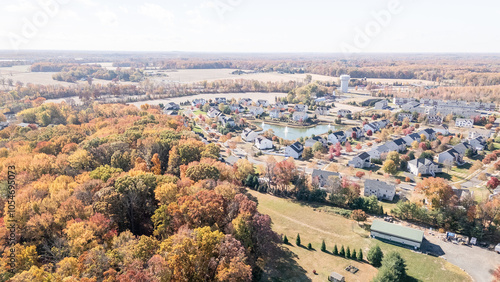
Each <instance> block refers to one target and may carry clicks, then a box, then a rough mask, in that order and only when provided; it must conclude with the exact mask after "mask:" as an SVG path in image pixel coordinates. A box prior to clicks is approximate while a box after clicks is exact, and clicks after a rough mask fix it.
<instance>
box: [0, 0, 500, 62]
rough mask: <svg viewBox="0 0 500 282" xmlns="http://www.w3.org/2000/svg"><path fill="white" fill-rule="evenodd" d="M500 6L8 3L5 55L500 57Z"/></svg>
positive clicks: (401, 1)
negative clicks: (61, 52)
mask: <svg viewBox="0 0 500 282" xmlns="http://www.w3.org/2000/svg"><path fill="white" fill-rule="evenodd" d="M499 27H500V1H498V0H495V1H490V0H488V1H485V0H476V1H462V0H454V1H450V0H351V1H347V0H344V1H337V0H322V1H320V0H307V1H305V0H300V1H298V0H288V1H282V0H176V1H171V0H163V1H160V0H146V1H132V0H100V1H99V0H2V1H1V4H0V50H98V51H184V52H293V53H295V52H320V53H339V52H340V53H346V52H347V53H373V52H382V53H387V52H390V53H392V52H399V53H426V52H433V53H434V52H444V53H456V52H460V53H462V52H466V53H468V52H474V53H498V52H500V36H499V35H500V29H499Z"/></svg>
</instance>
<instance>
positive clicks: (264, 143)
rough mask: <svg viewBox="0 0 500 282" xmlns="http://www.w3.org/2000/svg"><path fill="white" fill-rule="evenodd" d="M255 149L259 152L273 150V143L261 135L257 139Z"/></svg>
mask: <svg viewBox="0 0 500 282" xmlns="http://www.w3.org/2000/svg"><path fill="white" fill-rule="evenodd" d="M254 144H255V147H257V149H259V150H267V149H272V148H273V142H272V141H271V140H269V139H267V138H266V137H264V136H262V135H259V136H257V137H256V138H255V143H254Z"/></svg>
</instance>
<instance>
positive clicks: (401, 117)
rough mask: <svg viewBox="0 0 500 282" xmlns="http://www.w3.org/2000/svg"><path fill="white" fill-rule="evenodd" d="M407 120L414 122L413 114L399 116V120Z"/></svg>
mask: <svg viewBox="0 0 500 282" xmlns="http://www.w3.org/2000/svg"><path fill="white" fill-rule="evenodd" d="M405 118H407V119H408V121H412V120H413V114H411V113H400V114H399V115H398V120H399V121H404V120H405Z"/></svg>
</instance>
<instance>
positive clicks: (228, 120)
mask: <svg viewBox="0 0 500 282" xmlns="http://www.w3.org/2000/svg"><path fill="white" fill-rule="evenodd" d="M219 121H220V123H221V124H222V126H224V127H226V126H229V127H233V126H235V125H236V123H235V122H234V119H233V118H232V117H228V116H225V115H220V116H219Z"/></svg>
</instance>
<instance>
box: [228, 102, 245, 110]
mask: <svg viewBox="0 0 500 282" xmlns="http://www.w3.org/2000/svg"><path fill="white" fill-rule="evenodd" d="M229 109H230V110H231V112H236V111H238V112H242V111H243V108H242V107H241V106H240V104H231V105H229Z"/></svg>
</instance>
